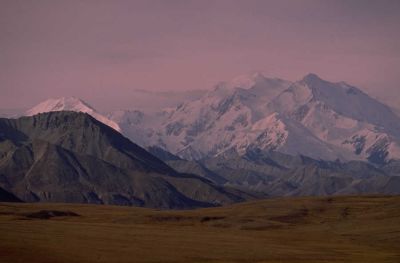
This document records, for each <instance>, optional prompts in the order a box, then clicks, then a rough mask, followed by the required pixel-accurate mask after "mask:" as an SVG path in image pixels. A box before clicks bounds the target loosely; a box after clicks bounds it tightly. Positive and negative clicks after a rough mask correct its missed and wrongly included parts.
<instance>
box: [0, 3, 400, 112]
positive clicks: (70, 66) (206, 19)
mask: <svg viewBox="0 0 400 263" xmlns="http://www.w3.org/2000/svg"><path fill="white" fill-rule="evenodd" d="M399 28H400V1H397V0H393V1H384V0H380V1H378V0H376V1H364V0H357V1H351V0H343V1H342V0H337V1H334V0H320V1H308V0H307V1H301V0H291V1H285V0H279V1H267V0H262V1H251V0H242V1H233V0H232V1H224V0H216V1H205V0H197V1H183V0H182V1H172V0H162V1H149V0H144V1H133V0H132V1H97V0H96V1H72V0H65V1H53V0H51V1H41V0H36V1H18V0H9V1H8V0H1V1H0V91H1V96H0V105H1V107H0V108H15V107H29V106H32V105H34V104H36V103H37V102H39V101H41V100H43V99H46V98H48V97H57V96H71V95H73V96H77V97H81V98H84V99H86V100H87V101H89V102H90V103H92V104H94V105H95V106H96V107H98V108H100V109H102V110H112V109H117V108H127V107H135V105H134V103H132V101H134V99H133V98H131V97H130V96H133V95H132V94H134V93H133V92H132V90H135V89H144V90H150V91H165V90H192V89H193V90H194V89H209V88H211V87H212V86H213V85H214V84H215V83H217V82H218V81H220V80H229V79H231V78H233V77H235V76H236V75H241V74H243V73H246V72H250V71H254V70H260V71H263V72H265V73H266V75H268V76H272V77H281V78H285V79H289V80H297V79H300V78H301V77H302V76H303V75H305V74H307V73H309V72H314V73H317V74H318V75H320V76H321V77H322V78H325V79H328V80H332V81H341V80H344V81H346V82H349V83H351V84H353V85H356V86H359V87H361V88H363V89H364V90H366V91H368V92H370V93H372V94H373V95H374V96H378V97H380V98H383V99H387V100H388V101H389V102H390V103H392V104H396V103H400V91H399V84H398V83H400V34H399ZM399 106H400V105H399Z"/></svg>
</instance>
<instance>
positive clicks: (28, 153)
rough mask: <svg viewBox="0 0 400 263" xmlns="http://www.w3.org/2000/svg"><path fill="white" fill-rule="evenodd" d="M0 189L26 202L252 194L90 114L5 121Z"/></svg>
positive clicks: (165, 200)
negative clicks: (160, 154)
mask: <svg viewBox="0 0 400 263" xmlns="http://www.w3.org/2000/svg"><path fill="white" fill-rule="evenodd" d="M0 187H1V188H3V189H4V190H5V191H7V192H10V193H12V194H13V195H15V196H16V197H17V198H19V199H21V200H23V201H30V202H31V201H34V202H36V201H43V202H76V203H104V204H118V205H136V206H146V207H156V208H194V207H205V206H215V205H222V204H227V203H233V202H237V201H242V200H244V199H245V198H247V197H248V196H247V195H245V194H243V193H241V192H240V191H233V190H228V189H225V188H224V187H221V186H217V185H215V184H214V183H212V182H211V181H209V180H206V179H203V178H201V177H199V176H196V175H191V174H182V173H178V172H176V171H175V170H173V169H172V168H170V167H169V166H168V165H166V164H165V163H164V162H162V161H161V160H160V159H158V158H156V157H154V156H153V155H151V154H150V153H148V152H147V151H145V150H144V149H142V148H141V147H139V146H137V145H136V144H134V143H132V142H131V141H130V140H128V139H127V138H125V137H123V136H122V135H121V134H120V133H118V132H117V131H115V130H114V129H112V128H110V127H108V126H106V125H104V124H103V123H101V122H99V121H97V120H96V119H94V118H93V117H91V116H90V115H88V114H85V113H75V112H62V111H61V112H50V113H43V114H38V115H34V116H32V117H22V118H19V119H0Z"/></svg>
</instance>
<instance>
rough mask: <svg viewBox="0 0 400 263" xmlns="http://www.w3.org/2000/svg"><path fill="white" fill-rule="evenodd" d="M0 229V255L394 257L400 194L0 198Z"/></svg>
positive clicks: (79, 258)
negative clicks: (173, 206)
mask: <svg viewBox="0 0 400 263" xmlns="http://www.w3.org/2000/svg"><path fill="white" fill-rule="evenodd" d="M54 211H60V212H62V213H57V212H54ZM0 231H1V234H0V262H1V263H8V262H30V263H34V262H43V263H46V262H49V263H57V262H107V263H109V262H307V263H308V262H363V263H365V262H400V197H372V196H370V197H324V198H279V199H270V200H263V201H255V202H249V203H241V204H236V205H232V206H227V207H219V208H208V209H198V210H190V211H157V210H153V209H145V208H133V207H117V206H101V205H74V204H15V203H0Z"/></svg>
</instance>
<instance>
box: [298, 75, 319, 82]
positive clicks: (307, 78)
mask: <svg viewBox="0 0 400 263" xmlns="http://www.w3.org/2000/svg"><path fill="white" fill-rule="evenodd" d="M302 80H303V81H304V82H306V83H314V82H319V81H323V79H321V78H320V77H319V76H318V75H317V74H315V73H309V74H307V75H305V76H304V77H303V79H302Z"/></svg>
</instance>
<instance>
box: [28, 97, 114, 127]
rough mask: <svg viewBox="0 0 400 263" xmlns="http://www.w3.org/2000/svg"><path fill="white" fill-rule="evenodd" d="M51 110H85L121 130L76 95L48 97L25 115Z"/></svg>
mask: <svg viewBox="0 0 400 263" xmlns="http://www.w3.org/2000/svg"><path fill="white" fill-rule="evenodd" d="M50 111H76V112H85V113H87V114H89V115H91V116H92V117H93V118H95V119H97V120H98V121H100V122H102V123H104V124H106V125H108V126H110V127H111V128H113V129H114V130H117V131H121V128H120V127H119V125H118V124H117V123H116V122H114V121H112V120H110V119H109V118H107V117H106V116H104V115H102V114H100V113H99V112H97V111H96V110H95V109H94V108H93V107H91V106H90V105H89V104H87V103H86V102H84V101H83V100H81V99H78V98H75V97H62V98H57V99H48V100H46V101H43V102H41V103H39V104H38V105H36V106H34V107H33V108H31V109H29V110H28V111H26V112H25V114H24V115H26V116H32V115H36V114H38V113H43V112H50Z"/></svg>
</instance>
